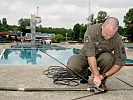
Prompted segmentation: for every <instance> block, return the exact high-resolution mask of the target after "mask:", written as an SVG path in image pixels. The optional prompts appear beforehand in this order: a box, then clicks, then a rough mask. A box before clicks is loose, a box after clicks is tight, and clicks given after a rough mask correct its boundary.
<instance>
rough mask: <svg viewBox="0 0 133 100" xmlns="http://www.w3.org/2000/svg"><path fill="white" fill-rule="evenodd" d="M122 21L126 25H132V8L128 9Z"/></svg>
mask: <svg viewBox="0 0 133 100" xmlns="http://www.w3.org/2000/svg"><path fill="white" fill-rule="evenodd" d="M123 21H124V23H125V26H126V27H128V26H129V25H133V8H131V9H129V11H128V12H127V13H126V16H124V20H123Z"/></svg>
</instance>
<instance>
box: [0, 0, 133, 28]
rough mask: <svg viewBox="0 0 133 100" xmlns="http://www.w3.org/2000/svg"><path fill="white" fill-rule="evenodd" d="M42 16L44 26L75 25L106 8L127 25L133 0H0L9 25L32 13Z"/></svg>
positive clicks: (1, 8) (121, 24) (0, 8)
mask: <svg viewBox="0 0 133 100" xmlns="http://www.w3.org/2000/svg"><path fill="white" fill-rule="evenodd" d="M37 7H39V8H38V16H40V17H41V20H42V22H41V23H40V24H38V25H42V26H43V27H58V28H62V27H64V28H68V29H69V28H73V26H74V25H75V24H77V23H79V24H82V23H83V24H87V20H86V18H87V16H88V15H89V8H90V14H94V16H95V17H96V16H97V13H98V12H99V11H106V12H107V14H108V15H109V16H113V17H117V18H118V19H119V21H120V26H124V23H123V19H124V18H123V17H124V16H125V15H126V13H127V12H128V10H129V9H130V8H133V1H132V0H90V7H89V0H0V20H2V19H3V18H7V22H8V24H9V25H18V20H19V19H20V18H30V17H31V14H35V15H37Z"/></svg>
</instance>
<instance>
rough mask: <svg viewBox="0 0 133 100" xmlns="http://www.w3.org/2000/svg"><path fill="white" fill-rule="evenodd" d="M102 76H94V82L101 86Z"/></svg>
mask: <svg viewBox="0 0 133 100" xmlns="http://www.w3.org/2000/svg"><path fill="white" fill-rule="evenodd" d="M101 80H102V79H101V77H100V76H94V78H93V83H94V84H95V85H96V86H98V87H99V86H100V84H101Z"/></svg>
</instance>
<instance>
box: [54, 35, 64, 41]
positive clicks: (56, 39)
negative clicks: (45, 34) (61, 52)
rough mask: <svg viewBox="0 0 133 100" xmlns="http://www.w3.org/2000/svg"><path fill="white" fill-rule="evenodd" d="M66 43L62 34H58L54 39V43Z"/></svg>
mask: <svg viewBox="0 0 133 100" xmlns="http://www.w3.org/2000/svg"><path fill="white" fill-rule="evenodd" d="M62 41H64V36H63V35H62V34H57V35H56V36H55V37H54V38H52V42H62Z"/></svg>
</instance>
